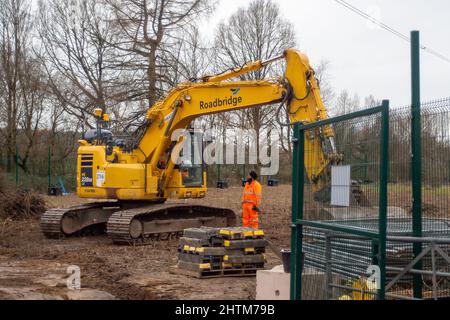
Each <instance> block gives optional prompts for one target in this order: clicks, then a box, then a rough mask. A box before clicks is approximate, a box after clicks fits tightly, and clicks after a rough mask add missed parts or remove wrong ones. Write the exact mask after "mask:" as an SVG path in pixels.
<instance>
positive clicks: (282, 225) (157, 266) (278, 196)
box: [0, 186, 291, 299]
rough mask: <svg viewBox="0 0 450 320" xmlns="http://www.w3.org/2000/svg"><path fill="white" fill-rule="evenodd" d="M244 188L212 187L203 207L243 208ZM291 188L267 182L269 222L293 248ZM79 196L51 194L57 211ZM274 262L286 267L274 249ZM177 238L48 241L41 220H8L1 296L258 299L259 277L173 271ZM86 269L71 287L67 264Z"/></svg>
mask: <svg viewBox="0 0 450 320" xmlns="http://www.w3.org/2000/svg"><path fill="white" fill-rule="evenodd" d="M241 192H242V188H239V187H232V188H229V189H226V190H218V189H210V190H208V194H207V197H206V198H205V199H202V200H197V201H198V202H199V203H201V204H206V205H213V206H221V207H225V208H230V209H233V210H235V212H236V213H237V214H238V216H240V198H241ZM290 199H291V187H290V186H280V187H277V188H268V187H265V188H264V190H263V202H264V204H263V206H262V211H263V212H262V215H261V220H262V221H261V222H262V223H261V227H262V228H263V229H264V230H265V232H266V236H267V238H268V239H269V240H271V241H272V242H273V243H274V244H275V245H277V246H279V247H289V241H290V240H289V239H290V228H289V219H290V210H291V209H290V208H291V204H290V202H291V200H290ZM83 201H85V200H80V199H78V198H77V197H76V196H74V195H71V196H66V197H53V198H51V197H46V203H47V206H48V207H49V208H52V207H68V206H71V205H75V204H78V203H81V202H83ZM267 259H268V263H267V267H268V268H271V267H273V266H275V265H278V264H281V261H280V260H278V258H277V257H276V256H275V254H273V253H272V252H270V251H269V252H268V253H267ZM176 262H177V240H170V241H164V242H155V243H153V244H152V245H149V246H145V247H129V246H117V245H113V244H112V243H111V241H110V240H109V239H108V238H107V237H106V236H101V235H97V236H90V237H78V238H68V239H64V240H50V239H46V238H45V237H44V236H43V235H42V234H41V232H40V229H39V220H27V221H21V222H17V221H9V220H4V221H0V299H85V298H91V299H92V298H93V299H95V298H97V299H112V298H116V299H254V297H255V288H256V278H255V277H247V278H218V279H195V278H190V277H186V276H182V275H174V274H171V273H169V268H170V267H171V266H173V265H175V264H176ZM71 265H76V266H79V267H80V269H81V286H82V288H83V290H82V291H81V292H74V291H72V290H68V289H67V287H66V279H67V277H68V274H67V267H68V266H71Z"/></svg>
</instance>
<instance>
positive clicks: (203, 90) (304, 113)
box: [135, 49, 339, 191]
mask: <svg viewBox="0 0 450 320" xmlns="http://www.w3.org/2000/svg"><path fill="white" fill-rule="evenodd" d="M280 59H285V60H286V72H285V75H284V77H283V78H276V79H269V80H259V81H230V79H232V78H236V77H239V76H241V75H243V74H245V73H248V72H251V71H255V70H257V69H260V68H264V67H266V66H267V65H268V64H270V63H272V62H274V61H276V60H280ZM280 103H282V104H284V105H285V108H286V110H287V112H288V115H289V119H290V123H289V125H292V124H294V123H309V122H314V121H319V120H324V119H326V118H327V111H326V108H325V106H324V104H323V101H322V98H321V95H320V88H319V84H318V82H317V80H316V78H315V75H314V70H313V69H312V68H311V66H310V64H309V60H308V58H307V57H306V55H304V54H303V53H301V52H299V51H297V50H294V49H288V50H286V51H285V53H284V55H283V56H280V57H276V58H273V59H271V60H268V61H256V62H253V63H249V64H247V65H245V66H243V67H241V68H238V69H234V70H230V71H227V72H225V73H222V74H219V75H215V76H205V77H203V78H202V79H201V82H199V83H192V82H189V83H185V84H182V85H180V86H178V87H177V88H175V89H174V90H173V91H172V92H170V93H169V95H168V96H167V98H165V99H164V100H162V101H160V102H158V103H157V104H156V105H155V106H154V107H153V108H151V109H149V110H148V112H147V121H148V123H149V126H148V128H147V130H146V132H145V134H144V136H143V137H142V139H141V140H140V143H139V147H138V148H137V149H136V150H135V153H136V156H137V157H138V158H139V162H141V163H148V164H149V169H150V170H151V171H152V172H158V171H159V177H160V179H159V189H160V191H164V188H165V186H166V185H167V179H169V178H170V177H171V173H172V170H173V168H174V164H173V163H172V164H169V165H168V166H167V167H166V168H164V169H162V170H161V169H159V168H158V161H159V159H161V157H162V156H163V154H164V153H168V152H170V151H171V148H170V146H171V144H172V140H171V136H172V133H173V132H174V131H175V130H177V129H184V128H187V127H188V126H189V125H190V123H191V122H192V121H193V120H195V119H196V118H198V117H200V116H203V115H208V114H213V113H222V112H229V111H234V110H239V109H246V108H255V107H260V106H263V105H270V104H272V105H273V104H276V105H279V104H280ZM333 137H334V133H333V130H332V129H331V127H329V126H327V127H324V128H322V129H321V130H320V131H319V129H317V130H314V132H311V134H309V135H308V138H307V139H306V141H305V155H306V156H305V166H306V171H307V173H308V176H309V179H310V181H311V182H312V183H313V190H314V191H319V190H321V189H322V188H323V187H324V184H325V180H326V177H325V175H326V174H325V172H326V170H325V168H326V167H327V166H328V165H329V164H330V162H332V161H336V160H337V159H338V158H339V157H338V156H337V155H336V150H335V147H334V140H333ZM172 146H173V144H172Z"/></svg>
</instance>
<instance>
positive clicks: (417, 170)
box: [411, 31, 422, 299]
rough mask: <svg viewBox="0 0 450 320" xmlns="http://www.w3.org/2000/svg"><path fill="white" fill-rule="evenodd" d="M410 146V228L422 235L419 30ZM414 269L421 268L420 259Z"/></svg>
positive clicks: (417, 247) (417, 291) (418, 282)
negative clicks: (411, 201)
mask: <svg viewBox="0 0 450 320" xmlns="http://www.w3.org/2000/svg"><path fill="white" fill-rule="evenodd" d="M411 92H412V103H411V116H412V120H411V146H412V159H411V161H412V163H411V170H412V198H413V203H412V217H413V221H412V228H413V236H414V237H422V141H421V130H422V128H421V116H420V37H419V31H412V32H411ZM413 251H414V257H417V256H418V255H419V254H420V252H421V251H422V244H421V243H414V244H413ZM414 269H418V270H422V261H419V262H418V263H417V264H416V265H415V266H414ZM413 282H414V286H413V292H414V298H418V299H420V298H422V275H420V274H414V275H413Z"/></svg>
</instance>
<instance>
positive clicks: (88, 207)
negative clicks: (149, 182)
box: [40, 202, 120, 239]
mask: <svg viewBox="0 0 450 320" xmlns="http://www.w3.org/2000/svg"><path fill="white" fill-rule="evenodd" d="M117 210H120V206H119V204H118V202H93V203H87V204H84V205H80V206H76V207H70V208H66V209H49V210H47V211H46V212H44V214H42V216H41V221H40V226H41V231H42V233H43V234H44V235H45V236H46V237H47V238H50V239H61V238H64V237H66V236H70V235H74V234H77V233H79V232H81V231H83V230H84V229H86V228H89V227H91V226H94V225H99V224H102V223H105V222H106V221H107V219H108V218H109V216H110V215H111V214H112V212H113V211H117Z"/></svg>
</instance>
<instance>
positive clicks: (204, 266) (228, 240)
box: [177, 227, 267, 278]
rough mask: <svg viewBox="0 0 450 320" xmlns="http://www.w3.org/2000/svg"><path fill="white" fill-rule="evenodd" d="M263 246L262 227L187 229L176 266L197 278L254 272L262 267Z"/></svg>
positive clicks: (181, 239)
mask: <svg viewBox="0 0 450 320" xmlns="http://www.w3.org/2000/svg"><path fill="white" fill-rule="evenodd" d="M266 245H267V241H266V240H265V238H264V231H263V230H253V229H250V228H209V227H202V228H190V229H186V230H184V232H183V237H182V238H180V242H179V247H178V251H179V259H178V266H177V269H178V271H180V273H184V274H187V275H192V276H195V277H198V278H206V277H223V276H251V275H256V271H257V270H261V269H264V265H265V262H266V257H265V250H266Z"/></svg>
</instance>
